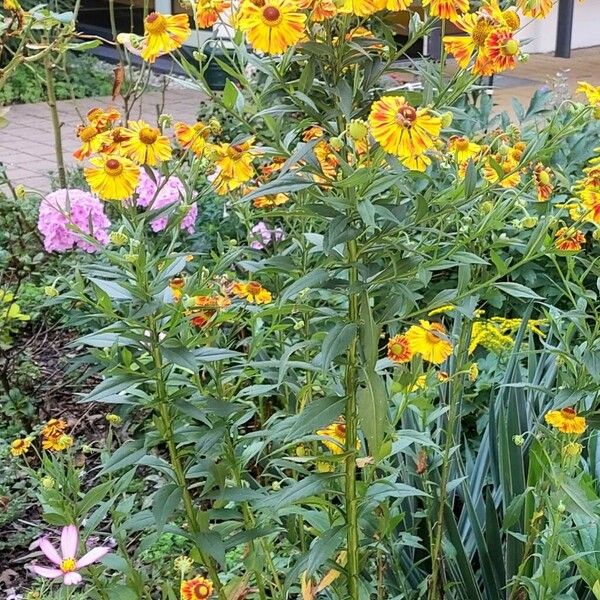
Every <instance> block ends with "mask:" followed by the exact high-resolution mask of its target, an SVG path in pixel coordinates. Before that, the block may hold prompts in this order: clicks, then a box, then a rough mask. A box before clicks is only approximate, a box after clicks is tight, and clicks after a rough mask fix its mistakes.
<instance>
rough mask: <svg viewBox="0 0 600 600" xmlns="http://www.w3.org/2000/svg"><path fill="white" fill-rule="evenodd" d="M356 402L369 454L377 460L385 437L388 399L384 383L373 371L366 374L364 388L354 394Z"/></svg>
mask: <svg viewBox="0 0 600 600" xmlns="http://www.w3.org/2000/svg"><path fill="white" fill-rule="evenodd" d="M356 402H357V408H358V416H359V419H360V424H361V427H362V430H363V432H364V434H365V437H366V438H367V444H368V448H369V454H370V455H371V456H373V457H374V458H376V459H377V458H378V455H379V451H380V449H381V447H382V445H383V439H384V436H385V430H386V426H387V415H388V404H389V399H388V393H387V389H386V386H385V382H384V381H383V378H382V377H381V376H380V375H378V374H377V373H375V371H368V372H367V373H366V377H365V382H364V386H361V387H359V388H358V390H357V392H356Z"/></svg>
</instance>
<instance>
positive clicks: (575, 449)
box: [563, 442, 583, 458]
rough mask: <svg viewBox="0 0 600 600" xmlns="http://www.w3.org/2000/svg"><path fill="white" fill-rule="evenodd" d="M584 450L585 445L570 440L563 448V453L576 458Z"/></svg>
mask: <svg viewBox="0 0 600 600" xmlns="http://www.w3.org/2000/svg"><path fill="white" fill-rule="evenodd" d="M582 452H583V446H582V445H581V444H579V443H577V442H570V443H568V444H567V445H566V446H565V447H564V448H563V453H564V455H565V456H568V457H569V458H575V457H577V456H579V455H580V454H581V453H582Z"/></svg>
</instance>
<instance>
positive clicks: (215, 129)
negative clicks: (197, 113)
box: [208, 117, 223, 135]
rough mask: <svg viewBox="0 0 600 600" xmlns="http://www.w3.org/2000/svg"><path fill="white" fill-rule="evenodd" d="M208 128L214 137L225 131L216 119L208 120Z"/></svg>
mask: <svg viewBox="0 0 600 600" xmlns="http://www.w3.org/2000/svg"><path fill="white" fill-rule="evenodd" d="M208 128H209V129H210V132H211V133H212V134H213V135H219V134H220V133H221V132H222V131H223V126H222V125H221V121H219V119H215V118H214V117H212V118H211V119H209V120H208Z"/></svg>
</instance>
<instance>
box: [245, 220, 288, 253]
mask: <svg viewBox="0 0 600 600" xmlns="http://www.w3.org/2000/svg"><path fill="white" fill-rule="evenodd" d="M250 234H251V235H250V237H251V238H252V241H251V242H250V248H252V249H254V250H264V249H265V248H266V247H267V246H268V245H269V244H271V243H273V242H279V241H280V240H283V239H284V238H285V233H284V232H283V229H281V227H275V229H270V228H269V227H268V225H267V224H266V223H265V222H264V221H259V222H258V223H257V224H256V225H255V226H254V227H253V228H252V229H251V230H250Z"/></svg>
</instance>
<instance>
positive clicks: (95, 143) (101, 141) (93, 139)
mask: <svg viewBox="0 0 600 600" xmlns="http://www.w3.org/2000/svg"><path fill="white" fill-rule="evenodd" d="M77 137H78V138H79V139H80V140H81V146H80V147H79V148H78V149H77V150H75V152H73V156H74V157H75V158H76V159H77V160H83V159H84V158H87V157H88V156H91V155H92V154H95V153H96V152H100V151H101V150H102V149H103V148H104V147H105V146H106V145H107V144H110V142H111V139H112V138H111V134H110V131H98V129H97V128H96V126H94V125H80V126H79V127H78V128H77Z"/></svg>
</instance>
